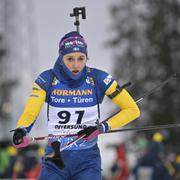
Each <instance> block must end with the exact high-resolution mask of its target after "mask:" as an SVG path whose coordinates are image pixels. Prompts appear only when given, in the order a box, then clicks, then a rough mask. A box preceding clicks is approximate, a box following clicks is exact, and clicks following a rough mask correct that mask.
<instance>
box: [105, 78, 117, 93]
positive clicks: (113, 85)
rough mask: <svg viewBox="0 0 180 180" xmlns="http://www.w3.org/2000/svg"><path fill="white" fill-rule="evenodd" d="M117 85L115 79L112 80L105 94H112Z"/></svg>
mask: <svg viewBox="0 0 180 180" xmlns="http://www.w3.org/2000/svg"><path fill="white" fill-rule="evenodd" d="M117 85H118V83H117V81H114V82H113V83H112V84H111V86H110V87H109V88H108V89H107V90H106V92H105V94H106V95H107V96H108V95H110V94H112V93H113V92H114V91H115V90H116V86H117Z"/></svg>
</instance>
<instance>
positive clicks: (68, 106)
mask: <svg viewBox="0 0 180 180" xmlns="http://www.w3.org/2000/svg"><path fill="white" fill-rule="evenodd" d="M58 72H59V71H58V64H56V65H55V68H54V69H50V70H47V71H44V72H43V73H41V74H40V75H39V76H38V78H37V79H36V81H35V83H34V85H33V88H32V92H31V94H30V96H29V99H28V101H27V104H26V106H25V109H24V111H23V113H22V115H21V117H20V118H19V120H18V123H17V127H25V128H26V129H27V131H28V132H29V131H30V130H31V127H32V126H33V124H34V122H35V120H36V118H37V116H38V114H39V112H40V110H41V108H42V106H43V104H44V102H46V103H47V104H48V130H49V134H53V135H58V134H63V133H64V134H67V133H77V132H78V131H79V130H81V129H83V128H85V127H87V126H91V125H96V124H97V123H98V120H99V107H98V106H99V104H101V103H102V101H103V98H104V96H105V95H106V96H109V95H111V94H112V93H114V92H115V91H116V89H117V85H118V83H117V81H116V80H114V79H113V78H112V76H111V75H110V74H108V73H106V72H104V71H101V70H99V69H95V68H89V67H86V68H85V73H84V76H83V78H82V79H83V81H80V82H76V83H74V85H75V86H71V85H67V84H66V83H65V81H64V80H63V79H62V77H61V74H60V73H58ZM112 102H113V103H114V104H116V105H117V106H119V108H120V109H121V111H120V112H119V113H117V114H116V115H114V116H113V117H111V118H110V119H109V120H108V121H107V123H108V125H109V127H110V129H115V128H120V127H122V126H124V125H126V124H128V123H130V122H131V121H133V120H134V119H136V118H137V117H138V116H139V115H140V110H139V108H138V106H137V104H136V103H135V101H134V100H133V98H132V97H131V96H130V94H129V93H128V92H127V91H126V90H125V89H123V90H122V91H121V92H120V93H119V94H117V95H116V96H115V97H113V98H112ZM59 141H60V142H61V144H62V145H63V144H66V143H67V142H68V141H70V137H65V138H60V139H59ZM94 144H96V140H93V141H92V142H84V143H83V142H81V141H80V142H79V143H78V144H77V145H76V144H75V145H73V146H72V147H70V148H69V149H70V150H71V149H77V150H78V149H86V148H89V147H92V146H93V145H94Z"/></svg>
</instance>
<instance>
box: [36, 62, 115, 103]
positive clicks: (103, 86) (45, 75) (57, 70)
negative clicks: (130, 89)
mask: <svg viewBox="0 0 180 180" xmlns="http://www.w3.org/2000/svg"><path fill="white" fill-rule="evenodd" d="M89 70H90V72H89ZM83 71H84V73H83V74H82V77H81V78H80V79H78V80H73V79H70V78H69V81H68V76H66V75H65V74H66V73H65V72H64V71H63V69H62V66H61V64H60V62H59V61H58V59H57V61H56V63H55V65H54V68H53V70H52V69H49V70H46V71H44V72H42V73H41V74H40V75H39V76H38V77H37V79H36V80H35V83H37V84H38V85H39V86H40V87H41V88H42V89H43V90H45V91H46V93H47V95H48V94H50V93H51V92H50V91H51V88H50V86H51V84H52V78H53V77H54V76H56V78H57V79H58V80H59V81H60V82H62V83H64V84H67V85H68V86H69V87H72V88H74V87H76V86H81V85H82V84H83V81H85V80H86V81H87V78H88V77H87V76H90V77H92V78H93V79H94V81H95V84H96V91H97V97H98V102H99V103H100V104H101V103H102V101H103V98H104V95H105V92H106V90H107V89H108V88H109V87H110V86H111V84H112V83H113V82H114V79H113V78H111V79H110V78H109V79H110V80H109V83H105V82H106V81H105V80H106V79H108V78H107V77H108V76H109V74H108V73H106V72H104V71H102V70H99V69H95V68H89V67H87V66H86V67H85V68H84V70H83ZM63 75H64V76H65V77H64V76H63ZM88 81H89V80H88ZM104 81H105V82H104ZM73 86H74V87H73ZM48 100H49V99H48V98H46V102H48Z"/></svg>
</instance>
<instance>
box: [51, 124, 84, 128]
mask: <svg viewBox="0 0 180 180" xmlns="http://www.w3.org/2000/svg"><path fill="white" fill-rule="evenodd" d="M54 128H55V129H85V128H87V125H83V124H75V125H55V126H54Z"/></svg>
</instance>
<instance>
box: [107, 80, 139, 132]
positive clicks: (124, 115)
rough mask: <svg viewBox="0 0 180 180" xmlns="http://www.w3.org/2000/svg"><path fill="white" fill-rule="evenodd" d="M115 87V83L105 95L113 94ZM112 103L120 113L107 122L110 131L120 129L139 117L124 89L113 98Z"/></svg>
mask: <svg viewBox="0 0 180 180" xmlns="http://www.w3.org/2000/svg"><path fill="white" fill-rule="evenodd" d="M116 86H117V82H116V81H115V82H114V83H113V84H112V85H111V86H110V88H109V89H108V90H107V91H106V94H107V95H109V94H111V93H112V92H114V90H115V88H116ZM112 102H113V103H114V104H116V105H117V106H119V107H120V109H121V111H120V112H119V113H117V114H116V115H114V116H113V117H112V118H110V119H109V120H108V121H107V123H108V125H109V126H110V128H111V129H115V128H120V127H122V126H124V125H126V124H128V123H130V122H131V121H133V120H135V119H136V118H137V117H139V116H140V110H139V108H138V106H137V104H136V102H135V101H134V99H133V98H132V97H131V95H130V94H129V93H128V92H127V91H126V90H125V89H123V90H122V91H121V92H120V93H119V94H118V95H117V96H116V97H114V98H113V99H112Z"/></svg>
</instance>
